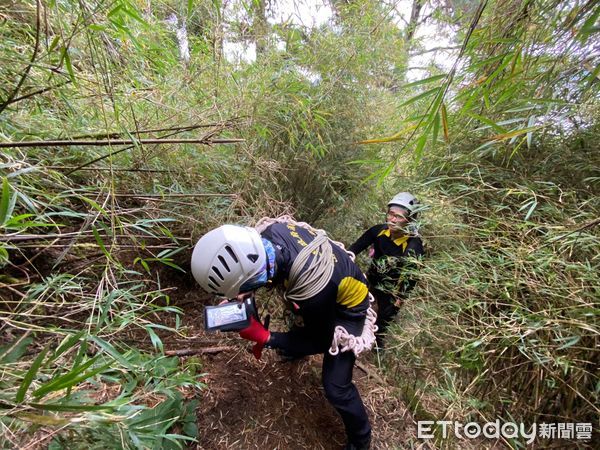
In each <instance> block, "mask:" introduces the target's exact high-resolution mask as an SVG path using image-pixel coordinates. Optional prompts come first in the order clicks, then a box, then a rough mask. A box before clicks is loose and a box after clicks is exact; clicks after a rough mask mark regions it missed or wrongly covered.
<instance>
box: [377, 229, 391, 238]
mask: <svg viewBox="0 0 600 450" xmlns="http://www.w3.org/2000/svg"><path fill="white" fill-rule="evenodd" d="M379 236H387V237H390V229H389V228H385V229H383V230H381V231H380V232H379V234H378V235H377V237H379Z"/></svg>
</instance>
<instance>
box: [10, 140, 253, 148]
mask: <svg viewBox="0 0 600 450" xmlns="http://www.w3.org/2000/svg"><path fill="white" fill-rule="evenodd" d="M245 141H246V140H245V139H239V138H231V139H202V138H201V139H138V140H134V139H114V140H111V139H99V140H95V141H67V140H49V141H21V142H0V148H29V147H69V146H72V145H79V146H82V147H83V146H92V147H106V146H110V145H127V144H134V143H137V144H202V145H213V144H236V143H239V142H245Z"/></svg>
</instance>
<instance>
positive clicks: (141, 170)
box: [38, 166, 169, 173]
mask: <svg viewBox="0 0 600 450" xmlns="http://www.w3.org/2000/svg"><path fill="white" fill-rule="evenodd" d="M38 167H40V168H42V169H52V170H72V169H77V170H102V171H111V172H149V173H168V172H169V171H168V170H159V169H133V168H131V169H128V168H125V167H122V168H121V167H119V168H110V167H79V168H78V167H77V166H38Z"/></svg>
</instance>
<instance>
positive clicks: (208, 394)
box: [165, 288, 428, 450]
mask: <svg viewBox="0 0 600 450" xmlns="http://www.w3.org/2000/svg"><path fill="white" fill-rule="evenodd" d="M178 291H179V292H175V293H174V296H173V298H174V300H175V301H174V303H175V304H178V306H180V307H182V308H183V309H184V310H185V312H186V314H185V318H184V326H185V327H187V331H188V332H187V336H188V337H187V338H179V339H177V340H176V341H172V342H171V345H170V348H172V349H173V348H175V349H184V348H185V349H200V348H207V347H210V348H212V347H227V348H228V349H227V350H225V351H221V352H218V353H214V354H201V355H199V356H195V357H196V358H198V357H199V358H200V359H201V361H202V369H201V370H202V372H203V381H204V382H205V383H206V388H205V389H204V390H203V391H201V392H200V393H199V396H200V398H199V400H200V406H199V408H198V410H197V416H198V429H199V433H198V434H199V442H198V443H197V444H196V445H195V447H191V448H196V449H280V450H285V449H321V450H334V449H341V448H343V446H344V445H345V434H344V428H343V425H342V421H341V419H340V418H339V416H338V415H337V413H336V411H335V410H334V409H333V407H331V406H330V404H329V403H328V401H327V400H326V398H325V396H324V394H323V389H322V387H321V360H322V356H312V357H309V358H306V359H303V360H299V361H294V362H283V361H281V360H280V358H279V356H278V355H277V354H276V353H275V352H274V351H272V350H265V351H264V352H263V356H262V359H261V360H260V361H257V360H256V359H255V358H254V356H253V355H252V354H251V353H249V351H248V350H249V348H250V344H249V343H248V342H246V341H244V340H242V339H240V338H239V337H237V334H236V333H207V332H205V331H204V327H203V317H202V309H203V308H202V305H203V303H204V301H202V300H199V299H198V298H197V295H198V293H197V291H196V290H195V289H193V290H190V291H187V292H186V291H185V290H184V289H181V288H180V289H178ZM272 328H274V329H277V328H276V326H274V327H272ZM165 347H166V345H165ZM182 358H185V357H182ZM375 361H376V358H375V357H374V355H373V354H369V355H367V356H366V357H364V356H361V358H360V359H359V361H358V364H359V365H360V367H361V368H359V367H355V368H354V380H355V383H356V385H357V387H358V389H359V392H360V393H361V396H362V398H363V401H364V403H365V405H366V407H367V410H368V412H369V417H370V419H371V424H372V426H373V441H372V446H371V448H372V449H409V448H410V449H415V448H421V449H425V448H428V447H427V446H426V444H424V443H423V442H420V441H419V440H418V439H417V438H416V423H415V421H414V419H413V417H412V415H411V414H410V412H409V411H408V410H407V408H406V406H405V405H404V404H403V403H402V401H401V400H399V398H398V392H397V391H396V389H395V388H394V387H393V386H391V385H389V384H388V383H386V382H385V380H383V379H382V378H381V374H380V372H379V371H378V369H377V367H376V365H375V364H374V362H375Z"/></svg>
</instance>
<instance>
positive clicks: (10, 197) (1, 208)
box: [0, 177, 17, 226]
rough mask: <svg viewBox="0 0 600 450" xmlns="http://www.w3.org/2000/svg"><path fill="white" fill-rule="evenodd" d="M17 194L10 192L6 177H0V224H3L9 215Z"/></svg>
mask: <svg viewBox="0 0 600 450" xmlns="http://www.w3.org/2000/svg"><path fill="white" fill-rule="evenodd" d="M16 201H17V196H16V193H15V192H12V189H11V188H10V184H9V183H8V179H7V178H6V177H4V178H3V179H2V197H1V198H0V226H2V225H4V224H5V223H6V222H7V221H8V220H9V219H10V217H11V215H12V212H13V210H14V208H15V203H16Z"/></svg>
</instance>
